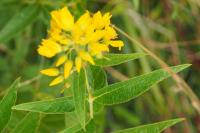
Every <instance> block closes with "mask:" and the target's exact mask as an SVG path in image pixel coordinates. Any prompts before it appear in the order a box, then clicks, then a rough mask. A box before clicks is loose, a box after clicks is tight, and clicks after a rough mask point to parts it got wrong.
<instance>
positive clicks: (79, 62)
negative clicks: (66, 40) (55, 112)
mask: <svg viewBox="0 0 200 133" xmlns="http://www.w3.org/2000/svg"><path fill="white" fill-rule="evenodd" d="M75 65H76V70H77V71H78V72H80V70H81V67H82V60H81V58H80V57H76V59H75Z"/></svg>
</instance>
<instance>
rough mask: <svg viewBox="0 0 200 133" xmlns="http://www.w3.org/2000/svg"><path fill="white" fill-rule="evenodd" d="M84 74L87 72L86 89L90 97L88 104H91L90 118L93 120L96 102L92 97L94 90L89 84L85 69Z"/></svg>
mask: <svg viewBox="0 0 200 133" xmlns="http://www.w3.org/2000/svg"><path fill="white" fill-rule="evenodd" d="M84 72H85V80H86V88H87V91H88V97H89V99H88V102H89V108H90V118H91V119H93V116H94V112H93V101H94V98H93V96H92V88H91V87H90V85H89V82H88V77H87V71H86V69H84Z"/></svg>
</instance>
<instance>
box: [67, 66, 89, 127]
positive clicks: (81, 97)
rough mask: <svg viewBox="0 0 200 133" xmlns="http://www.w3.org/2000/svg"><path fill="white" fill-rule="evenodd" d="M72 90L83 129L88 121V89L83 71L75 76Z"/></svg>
mask: <svg viewBox="0 0 200 133" xmlns="http://www.w3.org/2000/svg"><path fill="white" fill-rule="evenodd" d="M71 88H72V90H73V96H74V105H75V112H76V115H77V117H78V119H79V121H80V123H81V125H82V127H83V128H84V127H85V119H86V108H85V100H86V89H87V88H86V80H85V73H84V70H83V69H82V70H81V72H80V73H74V74H73V78H72V83H71Z"/></svg>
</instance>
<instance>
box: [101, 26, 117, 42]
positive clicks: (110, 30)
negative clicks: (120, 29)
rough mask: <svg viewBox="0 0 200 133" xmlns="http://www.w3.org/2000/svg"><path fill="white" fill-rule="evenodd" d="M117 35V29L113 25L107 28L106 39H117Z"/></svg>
mask: <svg viewBox="0 0 200 133" xmlns="http://www.w3.org/2000/svg"><path fill="white" fill-rule="evenodd" d="M116 37H117V33H116V31H115V30H114V29H113V28H112V27H106V28H105V36H104V38H105V40H106V41H108V40H110V39H115V38H116Z"/></svg>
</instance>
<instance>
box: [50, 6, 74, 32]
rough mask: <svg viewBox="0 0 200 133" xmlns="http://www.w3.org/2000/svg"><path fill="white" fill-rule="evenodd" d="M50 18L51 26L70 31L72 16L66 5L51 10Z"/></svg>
mask: <svg viewBox="0 0 200 133" xmlns="http://www.w3.org/2000/svg"><path fill="white" fill-rule="evenodd" d="M51 18H52V20H51V26H52V27H55V28H60V29H64V30H66V31H70V30H71V29H72V28H73V25H74V17H73V16H72V15H71V13H70V12H69V10H68V9H67V7H64V8H62V9H60V10H54V11H52V12H51Z"/></svg>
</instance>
